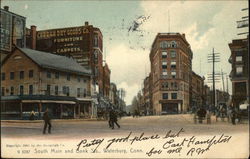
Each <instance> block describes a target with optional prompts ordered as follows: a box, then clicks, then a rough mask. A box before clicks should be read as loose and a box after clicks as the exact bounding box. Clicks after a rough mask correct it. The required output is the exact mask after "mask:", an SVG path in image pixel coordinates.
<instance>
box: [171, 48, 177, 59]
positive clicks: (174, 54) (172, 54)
mask: <svg viewBox="0 0 250 159" xmlns="http://www.w3.org/2000/svg"><path fill="white" fill-rule="evenodd" d="M170 56H171V58H175V57H176V52H175V51H174V50H172V51H170Z"/></svg>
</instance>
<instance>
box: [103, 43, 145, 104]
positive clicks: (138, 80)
mask: <svg viewBox="0 0 250 159" xmlns="http://www.w3.org/2000/svg"><path fill="white" fill-rule="evenodd" d="M109 50H110V51H109V53H108V55H107V58H106V60H107V63H108V65H109V67H110V69H111V81H112V82H114V83H116V84H117V86H118V87H120V88H124V89H125V91H126V97H125V99H126V103H127V104H130V102H131V101H132V98H133V96H135V95H136V94H137V92H138V91H139V90H140V89H141V88H142V87H141V85H142V82H143V79H144V78H145V75H147V73H148V72H149V65H150V64H149V57H148V56H149V53H148V52H147V51H143V50H133V49H130V48H129V46H127V45H125V44H124V43H120V44H117V45H113V47H111V48H110V49H109Z"/></svg>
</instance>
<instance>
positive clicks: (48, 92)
mask: <svg viewBox="0 0 250 159" xmlns="http://www.w3.org/2000/svg"><path fill="white" fill-rule="evenodd" d="M46 95H48V96H49V95H50V85H47V90H46Z"/></svg>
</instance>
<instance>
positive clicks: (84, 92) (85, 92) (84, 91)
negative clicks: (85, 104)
mask: <svg viewBox="0 0 250 159" xmlns="http://www.w3.org/2000/svg"><path fill="white" fill-rule="evenodd" d="M86 96H87V90H86V88H84V89H83V97H86Z"/></svg>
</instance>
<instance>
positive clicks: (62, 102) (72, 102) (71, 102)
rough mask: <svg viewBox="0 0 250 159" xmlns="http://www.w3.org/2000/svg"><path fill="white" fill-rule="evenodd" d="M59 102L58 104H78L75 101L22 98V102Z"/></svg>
mask: <svg viewBox="0 0 250 159" xmlns="http://www.w3.org/2000/svg"><path fill="white" fill-rule="evenodd" d="M40 102H41V103H58V104H76V102H74V101H56V100H22V103H40Z"/></svg>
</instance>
